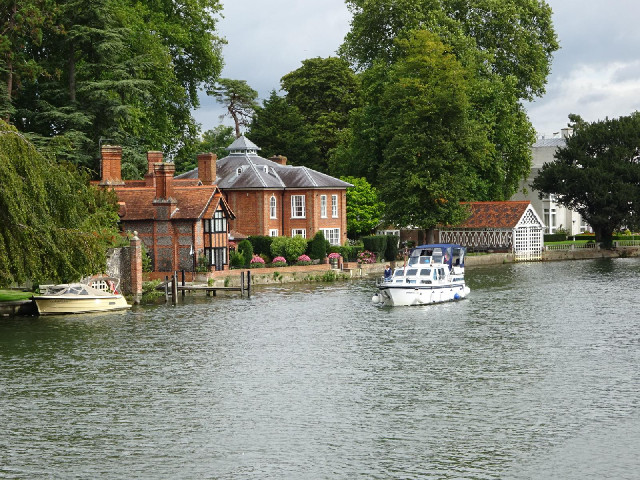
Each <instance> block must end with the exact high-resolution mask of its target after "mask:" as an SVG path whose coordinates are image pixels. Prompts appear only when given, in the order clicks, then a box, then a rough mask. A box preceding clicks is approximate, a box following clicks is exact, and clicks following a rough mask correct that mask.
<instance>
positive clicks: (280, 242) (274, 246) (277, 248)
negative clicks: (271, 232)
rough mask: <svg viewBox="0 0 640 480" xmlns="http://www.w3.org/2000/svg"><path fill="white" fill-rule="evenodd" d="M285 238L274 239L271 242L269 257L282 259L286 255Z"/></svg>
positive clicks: (286, 239)
mask: <svg viewBox="0 0 640 480" xmlns="http://www.w3.org/2000/svg"><path fill="white" fill-rule="evenodd" d="M288 240H289V239H288V238H287V237H274V238H273V239H272V240H271V255H273V256H274V257H284V256H286V255H287V252H286V251H285V246H286V245H287V241H288Z"/></svg>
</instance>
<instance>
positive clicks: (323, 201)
mask: <svg viewBox="0 0 640 480" xmlns="http://www.w3.org/2000/svg"><path fill="white" fill-rule="evenodd" d="M320 218H327V196H326V195H320Z"/></svg>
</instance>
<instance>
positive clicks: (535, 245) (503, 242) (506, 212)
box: [440, 201, 544, 261]
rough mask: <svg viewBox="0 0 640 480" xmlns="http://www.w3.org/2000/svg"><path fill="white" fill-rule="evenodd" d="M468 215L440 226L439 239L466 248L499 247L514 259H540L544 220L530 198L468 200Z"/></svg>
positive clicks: (487, 248)
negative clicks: (461, 220) (452, 224)
mask: <svg viewBox="0 0 640 480" xmlns="http://www.w3.org/2000/svg"><path fill="white" fill-rule="evenodd" d="M465 205H468V207H469V209H470V212H471V215H470V216H469V218H467V219H466V220H465V221H464V222H462V223H461V224H459V225H456V226H449V227H443V228H441V229H440V242H442V243H458V244H460V245H464V246H466V247H467V248H469V249H472V250H473V249H478V250H502V251H508V252H510V253H513V254H514V255H515V259H516V261H529V260H541V259H542V250H543V246H544V224H543V223H542V221H541V220H540V217H539V216H538V214H537V213H536V211H535V210H534V208H533V206H532V205H531V202H529V201H508V202H470V203H465Z"/></svg>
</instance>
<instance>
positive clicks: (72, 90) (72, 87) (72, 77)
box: [69, 42, 76, 103]
mask: <svg viewBox="0 0 640 480" xmlns="http://www.w3.org/2000/svg"><path fill="white" fill-rule="evenodd" d="M69 100H70V101H71V103H76V56H75V52H74V48H73V42H70V44H69Z"/></svg>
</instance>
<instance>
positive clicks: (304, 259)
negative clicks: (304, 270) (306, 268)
mask: <svg viewBox="0 0 640 480" xmlns="http://www.w3.org/2000/svg"><path fill="white" fill-rule="evenodd" d="M296 265H311V259H310V258H309V256H308V255H304V254H303V255H300V256H299V257H298V261H297V262H296Z"/></svg>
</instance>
